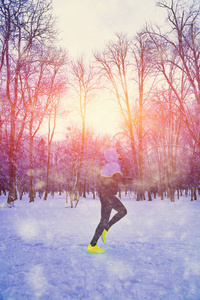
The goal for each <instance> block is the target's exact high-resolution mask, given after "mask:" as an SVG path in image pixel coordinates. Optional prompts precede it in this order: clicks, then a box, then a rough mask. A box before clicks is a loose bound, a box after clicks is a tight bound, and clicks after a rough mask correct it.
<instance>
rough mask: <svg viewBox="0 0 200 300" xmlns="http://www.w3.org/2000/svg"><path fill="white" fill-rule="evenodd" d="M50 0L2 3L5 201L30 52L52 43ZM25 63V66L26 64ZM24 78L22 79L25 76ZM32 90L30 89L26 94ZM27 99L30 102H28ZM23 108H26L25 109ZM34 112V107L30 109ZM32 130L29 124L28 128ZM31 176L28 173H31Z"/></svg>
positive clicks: (12, 178) (11, 193)
mask: <svg viewBox="0 0 200 300" xmlns="http://www.w3.org/2000/svg"><path fill="white" fill-rule="evenodd" d="M51 10H52V7H51V1H48V0H47V1H41V0H38V1H36V0H35V1H22V0H20V1H17V2H16V1H14V0H10V1H8V2H5V1H3V0H1V5H0V25H1V33H0V34H1V39H0V40H1V43H2V52H1V65H0V66H1V71H2V72H4V74H5V77H4V78H5V81H4V82H5V84H4V89H5V92H6V99H7V103H8V104H9V107H10V153H9V168H10V170H9V178H10V179H9V195H8V202H11V201H13V200H14V199H16V186H15V177H16V152H17V142H19V141H20V139H21V137H22V135H23V131H24V129H25V128H26V122H25V121H26V119H27V116H28V110H27V107H28V100H27V98H26V95H27V92H28V89H29V87H28V86H27V85H26V82H27V77H26V76H30V73H27V72H24V68H25V67H27V64H28V65H29V66H30V64H34V65H35V61H31V59H32V58H33V53H36V52H37V51H39V49H41V48H43V49H44V45H45V43H49V44H50V43H53V42H54V41H55V36H56V31H55V18H54V17H53V16H52V13H51ZM27 62H28V63H27ZM24 76H25V77H24ZM31 93H32V90H31V89H29V95H30V97H32V96H33V95H31ZM30 97H29V100H30V99H31V98H30ZM24 108H25V109H24ZM31 109H32V110H33V107H32V108H31ZM29 130H30V131H31V130H32V129H31V125H30V127H29ZM30 173H31V172H30Z"/></svg>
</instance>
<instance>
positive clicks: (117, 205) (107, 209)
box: [90, 196, 127, 246]
mask: <svg viewBox="0 0 200 300" xmlns="http://www.w3.org/2000/svg"><path fill="white" fill-rule="evenodd" d="M100 201H101V219H100V222H99V225H98V226H97V228H96V230H95V234H94V237H93V239H92V241H91V243H90V244H91V245H92V246H95V245H96V244H97V241H98V239H99V238H100V236H101V235H102V232H103V230H104V229H105V230H107V231H108V230H109V229H110V227H111V226H112V225H113V224H115V223H116V222H117V221H119V220H120V219H121V218H123V217H124V216H125V215H126V214H127V210H126V208H125V206H124V205H123V204H122V203H121V201H120V200H119V199H118V198H117V197H115V196H109V197H100ZM112 209H115V210H116V211H117V213H116V214H115V215H114V216H113V218H112V219H111V220H110V221H109V218H110V214H111V211H112Z"/></svg>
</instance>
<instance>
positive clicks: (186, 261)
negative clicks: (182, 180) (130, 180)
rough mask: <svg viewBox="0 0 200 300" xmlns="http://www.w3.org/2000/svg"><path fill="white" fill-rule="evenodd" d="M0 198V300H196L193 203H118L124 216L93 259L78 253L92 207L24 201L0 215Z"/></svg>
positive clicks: (199, 237)
mask: <svg viewBox="0 0 200 300" xmlns="http://www.w3.org/2000/svg"><path fill="white" fill-rule="evenodd" d="M5 202H6V199H5V197H3V196H1V197H0V300H2V299H3V300H11V299H12V300H29V299H30V300H32V299H42V300H43V299H44V300H46V299H52V300H57V299H58V300H67V299H70V300H71V299H74V300H78V299H87V300H101V299H103V300H118V299H119V300H124V299H136V300H145V299H151V300H156V299H159V300H161V299H163V300H164V299H165V300H178V299H184V300H185V299H188V300H193V299H195V300H197V299H200V201H199V200H197V201H193V202H191V201H190V199H189V197H188V198H184V197H182V198H181V199H180V200H176V202H175V203H171V202H170V200H164V201H161V200H159V199H157V200H153V201H152V202H148V201H147V200H146V201H141V202H137V201H135V199H129V198H128V197H127V198H125V197H123V203H124V204H125V206H126V207H127V210H128V214H127V215H126V216H125V218H124V219H122V220H121V221H120V222H118V223H117V224H115V225H114V226H113V227H112V228H111V229H110V231H109V234H108V235H107V242H106V244H103V243H102V241H99V246H100V247H102V248H104V249H105V253H103V254H101V255H94V254H93V255H92V254H88V253H87V251H86V248H87V246H88V244H89V242H90V240H91V238H92V236H93V233H94V230H95V228H96V225H97V223H98V221H99V218H100V202H99V200H98V199H96V200H93V199H92V198H89V199H81V200H80V202H79V204H78V206H77V208H76V209H70V208H65V196H64V195H63V196H58V195H56V196H55V198H54V199H53V198H50V197H49V198H48V199H47V201H44V200H40V199H39V198H37V199H36V200H35V202H34V203H29V202H28V198H24V200H22V201H16V202H15V207H13V208H4V206H3V203H5Z"/></svg>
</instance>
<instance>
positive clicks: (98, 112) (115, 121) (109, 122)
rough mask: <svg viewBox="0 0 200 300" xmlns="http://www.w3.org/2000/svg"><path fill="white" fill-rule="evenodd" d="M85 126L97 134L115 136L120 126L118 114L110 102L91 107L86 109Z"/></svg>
mask: <svg viewBox="0 0 200 300" xmlns="http://www.w3.org/2000/svg"><path fill="white" fill-rule="evenodd" d="M87 125H88V126H89V127H91V128H93V129H94V131H95V132H96V133H98V134H111V135H113V134H116V133H117V131H118V130H119V125H120V116H119V112H118V111H117V110H116V109H115V107H114V105H113V103H112V102H110V103H109V102H108V103H107V104H106V105H104V103H96V104H94V105H93V106H92V105H91V108H88V114H87Z"/></svg>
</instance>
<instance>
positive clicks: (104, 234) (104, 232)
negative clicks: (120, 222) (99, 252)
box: [101, 229, 108, 243]
mask: <svg viewBox="0 0 200 300" xmlns="http://www.w3.org/2000/svg"><path fill="white" fill-rule="evenodd" d="M107 233H108V231H107V230H105V229H104V230H103V232H102V235H101V239H102V241H103V242H104V243H105V242H106V235H107Z"/></svg>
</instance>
